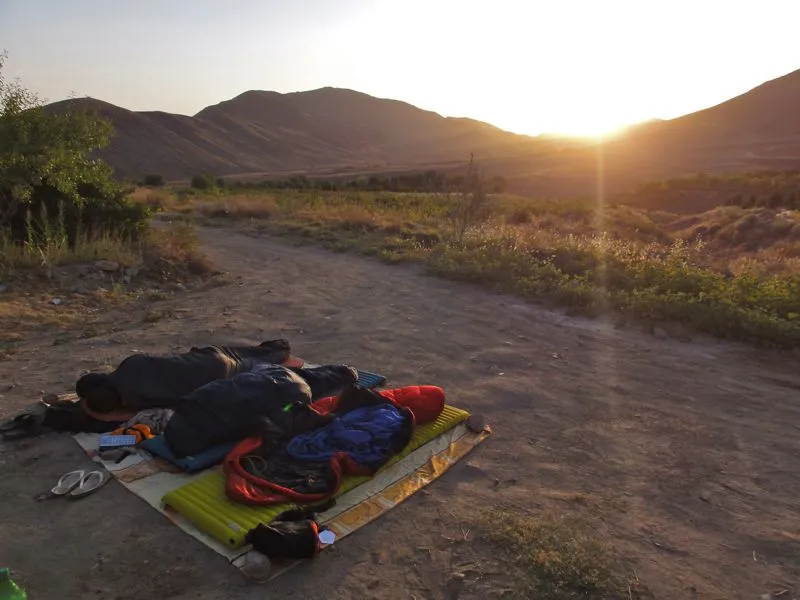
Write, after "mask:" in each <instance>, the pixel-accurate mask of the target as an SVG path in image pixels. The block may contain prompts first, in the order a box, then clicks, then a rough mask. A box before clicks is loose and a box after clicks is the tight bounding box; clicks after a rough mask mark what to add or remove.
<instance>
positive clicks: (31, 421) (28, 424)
mask: <svg viewBox="0 0 800 600" xmlns="http://www.w3.org/2000/svg"><path fill="white" fill-rule="evenodd" d="M0 433H2V434H3V439H4V440H8V441H13V440H21V439H23V438H26V437H34V436H37V435H39V434H40V433H42V419H41V417H40V416H39V415H35V414H33V413H22V414H21V415H17V416H16V417H14V418H13V419H10V420H9V421H6V422H5V423H3V424H0Z"/></svg>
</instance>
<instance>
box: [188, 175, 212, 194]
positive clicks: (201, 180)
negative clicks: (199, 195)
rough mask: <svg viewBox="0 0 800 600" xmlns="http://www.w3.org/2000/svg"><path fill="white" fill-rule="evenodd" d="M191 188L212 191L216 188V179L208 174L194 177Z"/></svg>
mask: <svg viewBox="0 0 800 600" xmlns="http://www.w3.org/2000/svg"><path fill="white" fill-rule="evenodd" d="M191 186H192V187H193V188H194V189H196V190H210V189H211V188H213V187H214V178H213V177H211V175H208V174H206V173H200V174H198V175H195V176H194V177H192V182H191Z"/></svg>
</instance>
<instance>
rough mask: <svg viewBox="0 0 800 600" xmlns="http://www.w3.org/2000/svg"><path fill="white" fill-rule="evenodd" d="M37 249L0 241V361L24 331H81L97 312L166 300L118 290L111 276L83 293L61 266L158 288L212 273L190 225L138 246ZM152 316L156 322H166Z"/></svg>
mask: <svg viewBox="0 0 800 600" xmlns="http://www.w3.org/2000/svg"><path fill="white" fill-rule="evenodd" d="M40 241H42V242H43V243H42V244H41V245H39V246H31V245H30V244H26V245H20V244H14V243H12V242H11V241H10V240H9V239H8V238H7V237H6V238H0V252H2V255H1V256H2V262H1V263H0V265H1V267H2V275H3V279H2V281H3V283H4V284H5V285H6V286H7V287H8V288H9V289H8V290H6V291H4V292H2V293H0V354H2V355H5V354H6V353H7V352H8V351H9V348H10V347H12V346H9V345H8V344H12V345H13V344H14V343H17V342H19V341H21V339H23V338H24V337H26V336H27V335H29V334H30V332H31V331H34V330H41V331H47V332H48V334H50V333H53V331H55V332H56V333H58V332H63V331H64V330H66V329H72V328H75V327H83V328H86V327H87V324H88V323H90V322H91V320H92V319H94V318H95V317H96V316H97V314H98V311H100V310H102V309H105V308H109V307H112V306H119V305H122V304H125V303H128V302H131V301H133V300H136V299H138V298H139V297H141V296H144V297H145V298H146V299H148V300H160V299H164V298H165V297H166V294H165V293H164V292H162V291H159V290H152V289H150V290H147V291H143V290H140V289H139V288H138V287H137V283H136V282H135V281H131V282H129V283H124V282H123V281H122V275H121V271H117V272H115V273H114V274H112V275H110V276H109V277H108V279H109V281H104V280H101V281H97V280H92V282H93V285H94V286H97V287H95V288H94V289H91V290H90V289H88V288H86V289H83V288H84V283H83V282H84V281H88V280H82V279H75V277H76V275H75V274H74V273H73V275H71V276H70V275H68V273H69V272H70V270H69V267H67V266H66V265H69V264H71V263H94V262H95V261H97V260H101V259H102V260H111V261H114V262H116V263H118V264H119V265H120V268H124V267H136V268H137V269H138V270H139V271H140V272H141V273H143V274H145V275H149V276H150V277H151V278H152V277H155V278H157V279H160V280H162V281H181V282H185V281H189V280H191V279H193V278H197V277H202V276H205V275H209V274H211V273H212V272H213V265H212V264H211V263H210V261H209V259H208V258H207V257H206V256H205V254H203V252H202V251H201V250H200V247H199V241H198V239H197V232H196V230H195V228H194V227H193V226H192V225H191V224H190V223H174V224H169V225H166V226H164V227H159V228H158V229H151V230H149V231H148V232H147V234H146V235H145V236H144V237H143V239H141V240H138V241H132V240H129V239H122V238H115V237H113V236H109V235H106V234H101V235H98V236H95V237H89V236H79V240H78V242H77V243H76V245H75V247H74V248H70V247H69V245H68V244H67V243H66V240H64V239H62V238H60V237H58V236H56V237H53V238H48V239H45V240H40ZM75 284H79V285H75ZM73 286H75V288H74V289H73ZM54 300H56V302H55V303H54V302H53V301H54ZM153 314H156V313H155V312H154V313H153ZM158 314H159V315H160V316H159V318H162V317H164V316H167V315H161V313H158Z"/></svg>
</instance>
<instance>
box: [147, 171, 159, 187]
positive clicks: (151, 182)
mask: <svg viewBox="0 0 800 600" xmlns="http://www.w3.org/2000/svg"><path fill="white" fill-rule="evenodd" d="M142 183H143V184H144V185H147V186H150V187H161V186H163V185H164V176H163V175H159V174H158V173H152V174H150V175H145V176H144V180H142Z"/></svg>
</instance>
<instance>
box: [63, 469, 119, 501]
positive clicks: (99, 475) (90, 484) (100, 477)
mask: <svg viewBox="0 0 800 600" xmlns="http://www.w3.org/2000/svg"><path fill="white" fill-rule="evenodd" d="M109 479H111V477H110V476H109V475H108V471H91V472H89V473H86V474H85V475H84V476H83V477H82V478H81V481H80V483H79V484H78V485H77V486H76V487H75V488H73V489H72V490H70V492H69V493H68V494H67V498H83V497H84V496H88V495H89V494H91V493H94V492H96V491H97V490H99V489H100V488H101V487H103V486H104V485H105V484H106V483H108V480H109Z"/></svg>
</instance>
